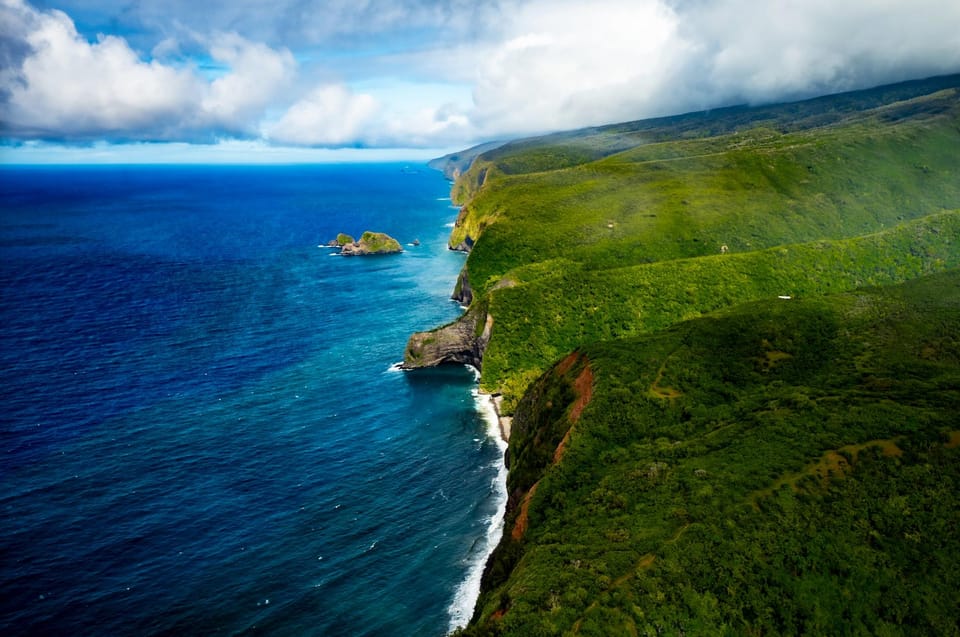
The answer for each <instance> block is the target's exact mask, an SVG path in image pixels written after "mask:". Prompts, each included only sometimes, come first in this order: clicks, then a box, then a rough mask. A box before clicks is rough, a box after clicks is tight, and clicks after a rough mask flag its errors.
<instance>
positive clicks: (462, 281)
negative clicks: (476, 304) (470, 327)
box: [450, 266, 473, 306]
mask: <svg viewBox="0 0 960 637" xmlns="http://www.w3.org/2000/svg"><path fill="white" fill-rule="evenodd" d="M450 298H451V299H453V300H454V301H456V302H457V303H459V304H460V305H466V306H469V305H470V304H471V303H473V289H472V288H471V287H470V279H469V278H468V277H467V266H463V269H462V270H460V275H459V276H458V277H457V285H456V287H455V288H453V295H452V296H451V297H450Z"/></svg>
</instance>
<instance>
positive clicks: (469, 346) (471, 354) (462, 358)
mask: <svg viewBox="0 0 960 637" xmlns="http://www.w3.org/2000/svg"><path fill="white" fill-rule="evenodd" d="M492 329H493V317H492V316H490V315H489V314H487V313H486V312H485V311H482V310H479V309H477V308H476V307H472V308H470V309H469V310H467V313H466V314H464V315H463V316H461V317H460V318H459V319H457V320H456V321H454V322H453V323H450V324H449V325H444V326H443V327H439V328H437V329H435V330H431V331H429V332H417V333H416V334H414V335H413V336H411V337H410V340H409V341H407V349H406V350H405V351H404V352H403V368H404V369H417V368H421V367H434V366H436V365H441V364H444V363H459V364H467V365H473V366H474V367H476V368H477V369H480V368H481V365H482V363H483V351H484V350H485V349H486V347H487V343H489V342H490V331H491V330H492Z"/></svg>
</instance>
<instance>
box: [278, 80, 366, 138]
mask: <svg viewBox="0 0 960 637" xmlns="http://www.w3.org/2000/svg"><path fill="white" fill-rule="evenodd" d="M377 109H378V104H377V101H376V100H375V99H374V98H373V97H371V96H370V95H367V94H359V95H358V94H355V93H353V92H351V91H350V90H349V89H348V88H346V87H345V86H342V85H337V84H329V85H324V86H319V87H317V88H315V89H314V90H313V91H311V92H310V93H309V94H308V95H307V96H306V97H304V98H303V99H301V100H299V101H297V102H296V103H294V104H293V105H292V106H291V107H290V108H289V109H288V110H287V111H286V113H284V115H283V116H282V117H281V118H280V120H279V121H277V122H276V123H274V124H269V125H267V126H266V127H265V128H266V136H267V138H268V139H270V140H271V141H273V142H276V143H280V144H289V145H292V146H328V147H336V146H350V145H356V144H358V143H359V142H360V140H361V139H362V138H363V136H364V126H365V125H366V124H368V123H369V122H370V121H371V118H372V117H373V115H374V114H375V113H376V111H377Z"/></svg>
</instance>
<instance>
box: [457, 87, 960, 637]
mask: <svg viewBox="0 0 960 637" xmlns="http://www.w3.org/2000/svg"><path fill="white" fill-rule="evenodd" d="M957 86H960V76H952V77H948V78H938V79H935V80H932V81H924V82H914V83H907V84H903V85H898V86H895V87H883V88H881V89H875V90H872V91H866V92H861V93H856V94H850V95H844V96H834V97H829V98H821V99H819V100H813V101H811V102H804V103H799V104H791V105H781V106H774V107H767V108H763V109H746V108H734V109H724V110H722V111H720V112H719V113H707V114H691V115H685V116H679V117H676V118H665V119H661V120H650V121H646V122H632V123H627V124H621V125H616V126H612V127H603V128H597V129H589V130H586V131H575V132H572V133H563V134H558V135H555V136H549V137H546V138H540V139H534V140H524V141H520V142H514V143H511V144H507V145H505V146H502V147H500V148H498V149H496V150H494V151H491V152H488V153H485V154H483V155H481V156H480V157H479V158H478V159H477V161H475V162H474V165H473V167H472V168H471V169H470V171H468V172H467V173H466V174H465V175H463V176H462V177H461V178H460V179H459V180H458V181H457V183H456V185H455V191H454V195H455V197H457V198H458V199H459V200H460V201H461V202H462V203H465V204H466V205H465V208H464V211H463V212H462V214H461V217H460V219H459V220H458V227H457V228H456V229H455V230H454V233H453V234H452V236H451V244H452V245H456V244H458V243H460V242H461V241H463V239H464V238H465V237H466V236H468V235H469V236H470V237H471V238H472V239H474V240H476V242H475V245H474V247H473V250H472V252H471V254H470V256H469V258H468V262H467V274H468V275H469V279H470V283H471V285H472V288H473V290H474V293H475V296H474V304H475V306H476V308H477V309H478V310H479V311H488V312H489V313H490V314H491V315H492V316H493V319H494V323H493V337H492V340H491V342H490V345H489V347H488V348H487V350H486V352H485V354H484V361H483V380H482V382H483V385H484V388H485V389H487V390H491V391H503V392H505V398H506V402H505V407H506V408H507V410H508V411H514V410H515V420H514V430H513V431H514V433H513V436H512V439H511V442H510V476H509V484H508V486H509V489H510V492H511V498H510V504H509V506H508V518H507V527H506V528H507V531H506V533H505V537H504V540H503V541H502V542H501V544H500V546H499V547H498V549H497V551H496V552H495V554H494V556H493V558H492V559H491V561H490V562H489V563H488V565H487V571H486V573H485V576H484V582H483V593H482V595H481V598H480V601H479V603H478V608H477V616H476V617H475V622H474V623H473V624H472V625H471V626H470V627H469V628H468V629H467V630H466V631H465V633H466V634H469V635H485V634H506V635H525V636H526V635H548V634H550V635H552V634H585V635H610V634H626V635H629V634H644V635H647V634H649V635H655V634H704V635H715V634H737V635H739V634H763V633H766V634H841V633H846V634H957V625H958V618H960V611H958V608H960V598H958V597H957V595H956V591H957V590H960V579H958V577H960V576H958V575H957V574H958V573H960V562H958V557H957V556H958V555H960V552H958V549H960V534H958V529H957V527H956V520H957V519H960V515H958V514H960V507H958V504H957V500H956V490H957V488H958V487H960V462H958V460H960V457H958V453H960V451H958V447H960V432H958V431H957V430H958V428H960V427H958V425H957V422H956V418H955V413H956V411H957V409H958V408H960V339H958V338H957V337H956V334H960V271H958V269H957V268H958V265H960V210H956V209H957V208H960V178H958V176H957V175H960V153H958V152H957V149H958V148H960V97H958V91H957V90H956V87H957ZM722 245H725V246H727V248H728V250H727V253H725V254H720V246H722ZM944 271H945V272H944ZM938 272H939V274H937V273H938ZM918 277H920V278H918ZM903 281H909V283H906V284H902V285H899V286H892V287H885V288H876V289H860V290H858V289H857V288H860V287H861V286H865V285H867V286H869V285H887V286H891V285H892V284H895V283H897V282H903ZM838 292H839V294H837V293H838ZM778 295H790V296H792V297H794V298H793V299H791V300H780V299H777V298H776V297H777V296H778ZM625 336H627V337H630V338H623V337H625ZM574 349H576V354H574V355H570V356H567V357H566V358H563V360H562V362H560V363H556V361H558V360H560V359H561V358H562V357H564V356H565V355H566V354H567V352H569V351H570V350H574ZM545 370H549V371H548V372H547V373H546V374H544V375H542V376H541V375H540V374H541V372H543V371H545ZM521 396H522V399H521Z"/></svg>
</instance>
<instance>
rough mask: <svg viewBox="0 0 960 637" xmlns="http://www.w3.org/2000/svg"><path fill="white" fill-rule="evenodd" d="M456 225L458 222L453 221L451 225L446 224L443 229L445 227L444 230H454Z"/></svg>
mask: <svg viewBox="0 0 960 637" xmlns="http://www.w3.org/2000/svg"><path fill="white" fill-rule="evenodd" d="M456 225H457V222H455V221H451V222H450V223H445V224H443V227H444V228H453V227H455V226H456Z"/></svg>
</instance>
